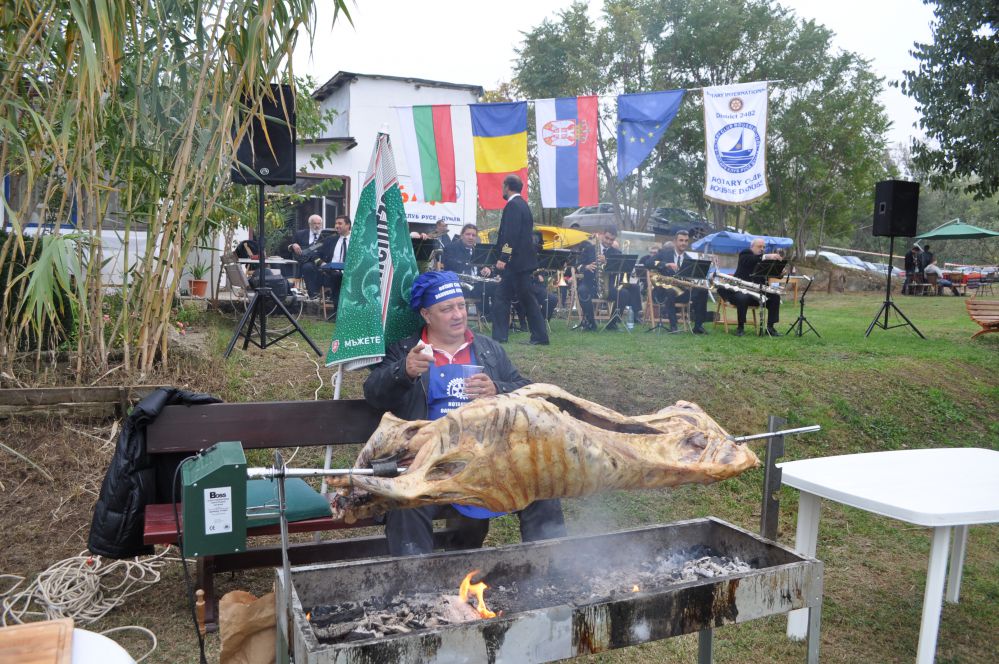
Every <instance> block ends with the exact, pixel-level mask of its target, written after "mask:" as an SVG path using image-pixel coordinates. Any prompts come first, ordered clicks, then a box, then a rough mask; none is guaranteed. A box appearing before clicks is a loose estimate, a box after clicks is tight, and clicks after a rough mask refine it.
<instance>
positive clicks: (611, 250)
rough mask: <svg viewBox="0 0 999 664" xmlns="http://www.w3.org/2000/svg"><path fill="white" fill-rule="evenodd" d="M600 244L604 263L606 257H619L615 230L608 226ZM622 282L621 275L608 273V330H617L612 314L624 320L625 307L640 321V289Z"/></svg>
mask: <svg viewBox="0 0 999 664" xmlns="http://www.w3.org/2000/svg"><path fill="white" fill-rule="evenodd" d="M600 244H601V246H602V249H603V257H604V262H605V263H606V261H607V257H608V256H618V255H620V254H621V250H620V249H619V246H620V245H619V243H618V241H617V228H615V227H614V226H608V227H607V229H606V230H605V231H604V232H603V234H602V235H601V236H600ZM624 281H625V280H624V275H622V274H610V273H608V275H607V297H608V299H610V300H611V301H612V302H614V311H613V312H612V317H611V322H610V323H609V324H608V325H607V329H608V330H613V329H616V328H617V321H616V320H615V319H614V318H613V314H617V315H618V316H619V317H620V318H621V319H622V320H623V319H624V310H625V307H629V306H630V307H631V310H632V312H633V314H634V316H635V320H638V319H640V318H641V315H642V291H641V289H640V288H639V286H638V284H634V283H623V282H624Z"/></svg>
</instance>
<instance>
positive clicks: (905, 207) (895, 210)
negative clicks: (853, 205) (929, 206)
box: [874, 180, 919, 237]
mask: <svg viewBox="0 0 999 664" xmlns="http://www.w3.org/2000/svg"><path fill="white" fill-rule="evenodd" d="M918 212H919V183H918V182H907V181H905V180H885V181H884V182H878V183H877V184H876V185H875V186H874V235H875V236H878V235H880V236H884V237H914V236H915V235H916V216H917V214H918Z"/></svg>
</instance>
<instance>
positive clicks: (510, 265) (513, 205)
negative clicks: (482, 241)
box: [496, 196, 538, 272]
mask: <svg viewBox="0 0 999 664" xmlns="http://www.w3.org/2000/svg"><path fill="white" fill-rule="evenodd" d="M496 246H498V247H499V250H500V259H501V260H504V261H506V262H507V266H506V269H507V270H508V271H510V272H528V271H532V270H534V269H535V268H537V267H538V251H537V247H535V245H534V216H533V215H531V208H530V206H529V205H528V204H527V201H525V200H524V199H523V197H522V196H514V197H512V198H511V199H510V200H509V201H507V204H506V207H504V208H503V215H502V216H501V217H500V227H499V236H498V237H497V238H496Z"/></svg>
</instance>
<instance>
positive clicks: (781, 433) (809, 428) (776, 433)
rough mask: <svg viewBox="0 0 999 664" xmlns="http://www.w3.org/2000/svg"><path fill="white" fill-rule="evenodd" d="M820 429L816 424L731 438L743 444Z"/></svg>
mask: <svg viewBox="0 0 999 664" xmlns="http://www.w3.org/2000/svg"><path fill="white" fill-rule="evenodd" d="M821 430H822V427H821V426H819V425H818V424H812V425H810V426H807V427H798V428H797V429H784V430H782V431H768V432H767V433H754V434H752V435H749V436H735V437H734V438H732V440H734V441H735V442H737V443H745V442H747V441H750V440H759V439H760V438H773V437H774V436H791V435H793V434H797V433H814V432H816V431H821Z"/></svg>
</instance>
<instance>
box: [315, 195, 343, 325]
mask: <svg viewBox="0 0 999 664" xmlns="http://www.w3.org/2000/svg"><path fill="white" fill-rule="evenodd" d="M350 227H351V224H350V217H348V216H347V215H345V214H341V215H340V216H339V217H337V218H336V222H335V223H334V224H333V228H334V229H335V230H336V236H335V239H334V238H332V237H331V238H330V240H329V246H330V250H329V256H330V257H329V260H328V261H327V262H326V263H324V264H323V265H321V266H320V268H319V274H320V277H321V279H322V281H321V283H322V286H323V287H324V288H328V289H330V291H331V293H330V298H329V299H330V302H332V303H333V314H332V315H331V316H330V318H333V316H335V315H336V307H337V303H338V302H339V301H340V284H341V283H343V264H344V263H346V262H347V248H348V247H349V246H350Z"/></svg>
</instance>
